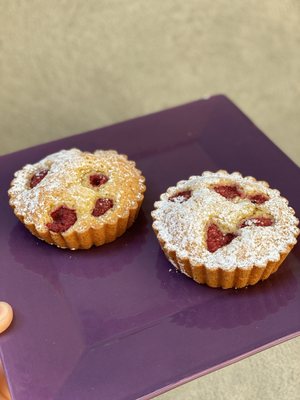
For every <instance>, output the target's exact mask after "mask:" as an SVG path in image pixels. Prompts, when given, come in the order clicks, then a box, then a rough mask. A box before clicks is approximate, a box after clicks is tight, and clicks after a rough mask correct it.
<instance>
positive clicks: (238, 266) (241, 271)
mask: <svg viewBox="0 0 300 400" xmlns="http://www.w3.org/2000/svg"><path fill="white" fill-rule="evenodd" d="M154 207H155V210H154V211H152V217H153V220H154V222H153V229H154V231H155V233H156V235H157V238H158V240H159V242H160V245H161V247H162V249H163V251H164V253H165V255H166V256H167V258H168V259H169V260H170V262H171V263H172V264H173V265H174V266H175V267H176V268H177V269H179V270H180V271H181V272H183V273H184V274H186V275H187V276H189V277H191V278H193V279H194V280H195V281H196V282H198V283H205V284H207V285H209V286H212V287H222V288H224V289H227V288H232V287H235V288H242V287H245V286H247V285H254V284H255V283H257V282H258V281H260V280H264V279H267V278H268V277H269V276H270V275H271V274H272V273H274V272H275V271H276V270H277V269H278V268H279V266H280V264H281V263H282V262H283V260H284V259H285V257H286V256H287V255H288V253H289V252H290V251H291V250H292V248H293V246H294V245H295V243H296V238H297V236H298V234H299V229H298V227H297V225H298V222H299V221H298V219H297V218H296V217H295V216H294V214H295V212H294V210H293V209H292V208H291V207H289V206H288V201H287V200H286V199H285V198H284V197H282V196H280V192H279V191H278V190H276V189H270V188H269V185H268V183H267V182H262V181H257V180H256V179H255V178H253V177H250V176H247V177H242V175H241V174H240V173H238V172H234V173H232V174H229V173H228V172H226V171H223V170H220V171H218V172H215V173H214V172H208V171H206V172H204V173H203V174H202V175H201V176H191V177H190V178H189V179H188V180H186V181H180V182H178V183H177V185H176V187H170V188H169V189H168V190H167V192H166V193H164V194H162V195H161V196H160V201H157V202H156V203H155V204H154Z"/></svg>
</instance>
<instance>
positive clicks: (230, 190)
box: [214, 185, 242, 200]
mask: <svg viewBox="0 0 300 400" xmlns="http://www.w3.org/2000/svg"><path fill="white" fill-rule="evenodd" d="M214 190H215V191H216V192H217V193H219V194H220V195H221V196H223V197H225V198H226V199H230V200H231V199H234V198H235V197H241V195H242V193H241V192H240V190H239V188H238V187H237V186H236V185H218V186H214Z"/></svg>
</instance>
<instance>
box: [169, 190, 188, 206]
mask: <svg viewBox="0 0 300 400" xmlns="http://www.w3.org/2000/svg"><path fill="white" fill-rule="evenodd" d="M191 195H192V191H191V190H185V191H184V192H178V193H176V194H174V195H173V196H171V197H169V200H170V201H174V200H175V199H176V198H177V197H183V199H182V201H181V202H180V203H183V202H184V201H187V200H188V199H189V198H190V197H191Z"/></svg>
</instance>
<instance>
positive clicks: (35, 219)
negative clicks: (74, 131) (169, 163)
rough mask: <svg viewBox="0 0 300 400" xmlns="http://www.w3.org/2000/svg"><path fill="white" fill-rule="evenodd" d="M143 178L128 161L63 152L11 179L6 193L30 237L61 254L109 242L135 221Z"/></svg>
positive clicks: (112, 154) (103, 153) (106, 154)
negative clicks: (59, 248)
mask: <svg viewBox="0 0 300 400" xmlns="http://www.w3.org/2000/svg"><path fill="white" fill-rule="evenodd" d="M144 182H145V178H144V177H143V176H142V174H141V172H140V171H139V170H138V169H136V167H135V163H134V162H133V161H129V160H128V159H127V156H125V155H121V154H118V153H117V152H116V151H114V150H97V151H95V152H94V153H88V152H82V151H80V150H78V149H71V150H61V151H59V152H57V153H54V154H51V155H49V156H47V157H46V158H44V159H43V160H41V161H39V162H38V163H36V164H33V165H30V164H28V165H26V166H24V167H23V168H22V169H21V170H20V171H17V172H16V173H15V178H14V179H13V181H12V183H11V187H10V189H9V191H8V194H9V197H10V200H9V203H10V205H11V206H12V208H13V209H14V213H15V214H16V216H17V217H18V218H19V219H20V221H22V222H23V223H24V224H25V226H26V227H27V228H28V229H29V230H30V231H31V233H32V234H33V235H35V236H37V237H38V238H40V239H42V240H45V241H46V242H48V243H50V244H55V245H56V246H58V247H61V248H69V249H73V250H75V249H88V248H90V247H91V246H93V245H95V246H100V245H102V244H104V243H108V242H112V241H113V240H115V239H116V238H117V237H118V236H120V235H122V234H123V233H124V232H125V231H126V229H128V228H129V227H130V226H131V225H132V224H133V222H134V220H135V219H136V217H137V215H138V212H139V209H140V206H141V204H142V201H143V198H144V195H143V193H144V191H145V189H146V187H145V185H144Z"/></svg>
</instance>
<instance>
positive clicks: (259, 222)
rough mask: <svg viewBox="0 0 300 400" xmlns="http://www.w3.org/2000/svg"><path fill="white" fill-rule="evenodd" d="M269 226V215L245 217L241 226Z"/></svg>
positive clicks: (271, 222) (270, 221)
mask: <svg viewBox="0 0 300 400" xmlns="http://www.w3.org/2000/svg"><path fill="white" fill-rule="evenodd" d="M251 225H255V226H271V225H273V220H272V218H269V217H256V218H250V219H247V220H246V221H244V222H243V224H242V226H241V227H242V228H245V227H246V226H251Z"/></svg>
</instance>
